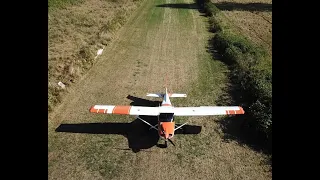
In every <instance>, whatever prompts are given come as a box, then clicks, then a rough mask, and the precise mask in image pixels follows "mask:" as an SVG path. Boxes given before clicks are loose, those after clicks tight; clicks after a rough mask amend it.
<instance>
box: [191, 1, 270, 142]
mask: <svg viewBox="0 0 320 180" xmlns="http://www.w3.org/2000/svg"><path fill="white" fill-rule="evenodd" d="M197 2H198V3H200V4H201V3H202V2H204V6H203V7H204V8H203V10H204V12H205V13H206V15H208V16H210V17H209V23H210V25H211V31H214V32H216V35H215V36H214V38H213V39H212V40H210V41H209V42H210V43H211V46H213V47H214V48H215V49H216V50H217V51H218V52H219V53H220V54H221V55H222V60H223V61H224V62H225V63H226V64H228V65H229V66H230V67H231V81H232V82H233V83H234V84H238V85H239V88H240V89H239V90H240V93H241V95H242V96H243V97H244V98H243V100H242V101H243V102H240V103H241V104H244V105H243V107H244V109H245V111H246V114H245V116H246V117H247V118H246V120H247V121H246V124H247V125H246V127H249V128H250V129H249V131H256V132H257V134H262V135H263V136H264V138H266V140H267V145H268V146H269V147H271V144H272V139H271V138H272V67H271V61H270V60H269V59H268V57H267V56H266V54H267V53H266V50H264V49H263V48H262V47H258V46H255V45H253V44H252V43H251V42H250V41H249V40H248V39H247V38H245V37H244V36H239V35H235V34H233V33H232V32H231V31H227V30H225V29H226V28H228V27H222V25H221V24H220V21H218V19H217V16H218V13H219V12H220V11H219V9H218V8H217V7H216V6H215V5H214V4H213V3H211V2H210V1H209V0H205V1H200V0H198V1H197Z"/></svg>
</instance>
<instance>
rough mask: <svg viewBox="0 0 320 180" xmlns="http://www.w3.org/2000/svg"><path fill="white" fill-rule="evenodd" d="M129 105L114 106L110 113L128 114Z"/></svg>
mask: <svg viewBox="0 0 320 180" xmlns="http://www.w3.org/2000/svg"><path fill="white" fill-rule="evenodd" d="M130 109H131V106H115V107H114V108H113V111H112V114H129V113H130Z"/></svg>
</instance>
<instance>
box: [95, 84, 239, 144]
mask: <svg viewBox="0 0 320 180" xmlns="http://www.w3.org/2000/svg"><path fill="white" fill-rule="evenodd" d="M147 96H149V97H158V98H163V101H162V103H161V106H160V104H159V107H147V106H115V105H94V106H92V107H91V108H90V112H91V113H102V114H120V115H134V116H137V118H138V119H140V120H141V121H143V122H144V123H146V124H147V125H149V126H150V129H151V128H152V129H155V130H157V131H158V134H159V136H160V137H161V138H163V139H164V140H165V144H166V145H167V140H169V141H170V142H171V143H172V144H173V142H172V141H171V140H170V139H171V138H173V136H174V133H175V131H176V130H177V129H180V128H182V127H183V126H184V125H186V124H187V123H184V124H182V125H180V126H176V125H175V122H174V117H175V116H210V115H234V114H244V110H243V108H242V107H240V106H200V107H174V106H173V105H172V104H171V101H170V99H169V97H187V95H186V94H177V93H168V91H167V88H166V92H165V93H164V94H163V93H147ZM139 116H158V123H157V124H156V125H151V124H150V123H148V122H147V121H145V120H144V119H142V118H140V117H139ZM157 127H160V128H157ZM173 145H174V144H173Z"/></svg>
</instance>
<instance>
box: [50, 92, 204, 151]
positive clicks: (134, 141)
mask: <svg viewBox="0 0 320 180" xmlns="http://www.w3.org/2000/svg"><path fill="white" fill-rule="evenodd" d="M127 98H128V99H130V100H132V101H133V102H131V103H130V105H131V106H150V107H157V106H159V104H161V102H160V101H150V100H147V99H142V98H138V97H134V96H130V95H129V96H128V97H127ZM139 117H140V118H142V119H144V120H146V121H147V122H149V123H150V124H152V125H155V124H157V121H158V117H157V116H139ZM177 125H178V126H179V124H177ZM149 128H150V126H148V125H147V124H145V123H144V122H142V121H141V120H139V119H137V118H136V119H135V120H134V121H132V122H130V123H79V124H61V125H60V126H59V127H58V128H57V129H56V130H55V131H56V132H68V133H87V134H119V135H123V136H125V137H126V138H127V139H128V145H129V148H130V149H131V150H132V151H133V152H135V153H136V152H139V151H140V150H142V149H149V148H151V147H153V146H155V145H156V146H157V147H160V148H162V147H164V146H163V145H162V144H158V141H159V135H158V132H157V131H156V130H154V129H149ZM200 132H201V126H194V125H185V126H183V127H182V128H181V129H179V130H177V131H175V134H199V133H200ZM176 137H177V136H176Z"/></svg>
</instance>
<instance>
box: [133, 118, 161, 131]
mask: <svg viewBox="0 0 320 180" xmlns="http://www.w3.org/2000/svg"><path fill="white" fill-rule="evenodd" d="M137 118H138V119H140V120H141V121H142V122H144V123H146V124H148V125H149V126H150V127H151V128H153V129H155V130H157V131H158V129H157V128H156V126H157V124H156V125H155V126H152V125H151V124H150V123H148V122H147V121H145V120H143V119H142V118H140V117H139V116H137Z"/></svg>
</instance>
